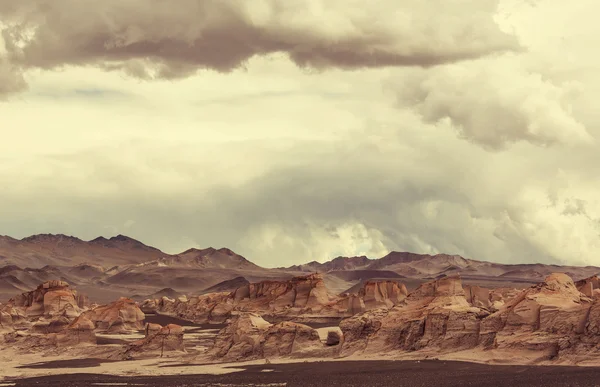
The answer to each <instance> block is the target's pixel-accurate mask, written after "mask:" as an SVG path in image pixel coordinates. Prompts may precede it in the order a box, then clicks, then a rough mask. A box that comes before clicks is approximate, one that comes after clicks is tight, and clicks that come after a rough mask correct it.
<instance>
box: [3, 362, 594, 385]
mask: <svg viewBox="0 0 600 387" xmlns="http://www.w3.org/2000/svg"><path fill="white" fill-rule="evenodd" d="M236 368H240V367H236ZM243 368H244V371H242V372H235V373H230V374H226V375H171V376H156V377H143V376H140V377H117V376H108V375H93V374H74V375H59V376H46V377H40V378H32V379H22V380H14V381H12V382H13V383H15V384H14V385H15V386H38V387H39V386H48V387H58V386H60V387H76V386H77V387H79V386H86V387H87V386H111V385H112V386H119V385H120V386H164V387H176V386H177V387H192V386H194V387H234V386H255V387H259V386H260V387H294V386H298V387H309V386H340V387H341V386H344V387H354V386H356V387H358V386H361V387H363V386H364V387H375V386H377V387H379V386H407V387H408V386H410V387H420V386H423V387H432V386H435V387H440V386H460V387H464V386H478V387H486V386H489V387H492V386H493V387H496V386H511V387H519V386H551V387H558V386H571V387H578V386H600V368H591V367H562V366H555V367H545V366H490V365H482V364H473V363H463V362H449V361H421V362H416V361H341V362H317V363H294V364H277V365H276V364H265V365H259V366H247V367H243ZM173 371H174V372H177V370H176V368H174V370H173Z"/></svg>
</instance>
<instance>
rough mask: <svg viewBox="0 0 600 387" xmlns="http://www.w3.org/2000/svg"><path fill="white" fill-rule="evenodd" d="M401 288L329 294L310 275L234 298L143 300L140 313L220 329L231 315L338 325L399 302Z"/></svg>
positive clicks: (247, 288) (382, 285)
mask: <svg viewBox="0 0 600 387" xmlns="http://www.w3.org/2000/svg"><path fill="white" fill-rule="evenodd" d="M407 293H408V292H407V291H406V287H405V286H404V285H402V284H399V283H397V282H394V281H368V282H366V283H365V285H364V287H363V288H362V289H361V290H360V292H359V294H347V295H344V296H334V295H331V294H329V292H328V291H327V288H326V287H325V282H324V281H323V277H322V276H321V275H319V274H311V275H308V276H303V277H295V278H293V279H291V280H289V281H263V282H258V283H251V284H246V285H244V286H241V287H239V288H237V289H236V290H235V291H233V292H229V293H227V292H223V293H210V294H204V295H202V296H197V297H191V298H190V299H189V300H173V299H169V298H167V297H163V298H162V299H160V300H146V301H144V303H142V308H143V310H144V311H148V312H156V313H161V314H167V315H172V316H177V317H179V318H183V319H186V320H191V321H194V322H196V323H224V322H225V321H226V320H227V319H228V318H230V317H231V316H232V315H233V314H234V313H235V312H256V313H259V314H260V315H261V316H263V317H264V318H266V319H268V320H269V321H287V320H291V319H296V320H298V319H300V320H303V321H319V322H322V321H335V323H336V324H337V321H339V319H341V318H344V317H349V316H352V315H354V314H356V313H361V312H364V311H365V310H369V309H373V308H380V307H385V308H391V307H393V306H394V305H396V304H398V303H401V302H403V300H404V299H405V298H406V295H407Z"/></svg>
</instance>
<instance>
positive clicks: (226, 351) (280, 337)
mask: <svg viewBox="0 0 600 387" xmlns="http://www.w3.org/2000/svg"><path fill="white" fill-rule="evenodd" d="M333 353H334V351H332V350H331V349H330V348H326V347H325V346H324V345H323V343H322V342H321V339H320V337H319V333H318V332H317V330H316V329H313V328H311V327H309V326H307V325H303V324H298V323H294V322H289V321H284V322H281V323H278V324H270V323H268V322H266V321H265V320H264V319H263V318H261V317H260V316H259V315H257V314H254V313H240V314H239V315H237V316H235V317H234V318H233V319H232V321H231V322H230V323H229V325H228V326H227V327H226V328H224V329H222V330H221V332H219V335H218V336H217V339H216V341H215V344H214V347H213V348H212V349H211V351H210V354H211V355H212V356H214V357H215V358H218V359H221V360H224V361H239V360H249V359H257V358H274V357H287V356H292V357H314V356H324V355H325V356H327V355H332V354H333Z"/></svg>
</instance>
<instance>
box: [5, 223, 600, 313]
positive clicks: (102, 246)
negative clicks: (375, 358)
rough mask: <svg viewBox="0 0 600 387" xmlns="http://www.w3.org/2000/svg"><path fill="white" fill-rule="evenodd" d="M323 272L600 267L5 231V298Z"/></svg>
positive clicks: (187, 290) (517, 278)
mask: <svg viewBox="0 0 600 387" xmlns="http://www.w3.org/2000/svg"><path fill="white" fill-rule="evenodd" d="M311 272H318V273H322V274H323V275H324V280H325V284H326V286H327V287H328V289H329V290H330V291H331V292H334V293H344V292H353V291H356V289H358V288H360V284H361V283H363V282H364V281H367V280H371V279H384V278H385V279H394V278H396V279H398V280H400V279H401V280H402V282H403V283H404V284H405V285H406V286H407V287H408V288H409V289H412V288H416V287H417V286H418V285H419V284H421V283H422V282H424V281H428V280H431V279H435V278H441V277H444V276H449V275H455V274H459V275H460V276H461V277H462V280H463V282H464V283H466V284H477V285H480V286H487V287H491V288H497V287H517V288H523V287H527V286H530V285H531V284H534V283H537V282H539V281H540V280H542V279H543V278H545V277H546V276H547V275H549V274H551V273H556V272H562V273H565V274H567V275H569V276H570V277H572V278H573V279H575V280H578V279H582V278H587V277H590V276H592V275H595V274H597V273H598V272H600V268H599V267H594V266H586V267H578V266H557V265H546V264H539V263H538V264H517V265H509V264H500V263H493V262H486V261H478V260H474V259H467V258H464V257H461V256H459V255H448V254H437V255H426V254H415V253H410V252H395V251H394V252H391V253H389V254H387V255H386V256H384V257H381V258H379V259H370V258H368V257H365V256H359V257H337V258H334V259H332V260H331V261H327V262H316V261H313V262H309V263H306V264H300V265H294V266H290V267H279V268H263V267H260V266H258V265H256V264H254V263H252V262H250V261H249V260H248V259H246V258H244V257H243V256H241V255H239V254H237V253H235V252H233V251H232V250H230V249H228V248H220V249H215V248H212V247H209V248H205V249H196V248H192V249H189V250H186V251H184V252H182V253H179V254H167V253H164V252H162V251H161V250H159V249H157V248H154V247H151V246H148V245H145V244H144V243H142V242H140V241H137V240H135V239H133V238H130V237H127V236H124V235H117V236H115V237H111V238H104V237H98V238H96V239H93V240H90V241H84V240H81V239H79V238H76V237H73V236H67V235H61V234H59V235H54V234H40V235H33V236H30V237H26V238H23V239H20V240H19V239H14V238H11V237H8V236H0V301H1V300H3V299H5V298H9V297H11V296H14V295H16V294H19V293H21V292H24V291H27V290H30V289H32V288H35V287H36V286H37V285H38V284H39V283H42V282H45V281H48V280H53V279H60V280H63V281H67V282H69V283H70V284H72V285H73V286H75V287H77V288H78V289H79V290H81V291H83V292H85V293H86V294H88V295H89V296H90V298H91V299H92V300H96V301H98V302H104V301H106V300H111V299H115V297H120V296H130V295H132V294H136V295H151V294H156V293H157V292H161V291H164V290H165V289H169V291H171V292H173V294H203V293H207V292H214V291H217V290H218V291H226V290H229V289H235V288H236V287H238V286H239V284H241V283H242V284H243V283H247V282H257V281H262V280H268V279H273V280H275V279H277V280H286V279H290V278H292V277H294V276H297V275H302V274H306V273H311Z"/></svg>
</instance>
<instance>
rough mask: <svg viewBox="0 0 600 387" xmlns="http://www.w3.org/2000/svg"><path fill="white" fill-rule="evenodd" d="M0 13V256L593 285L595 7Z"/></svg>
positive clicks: (195, 4)
mask: <svg viewBox="0 0 600 387" xmlns="http://www.w3.org/2000/svg"><path fill="white" fill-rule="evenodd" d="M173 4H174V3H173V2H167V1H164V0H125V1H124V0H104V1H92V0H27V1H3V0H0V30H1V32H2V33H1V37H0V138H1V141H0V234H2V235H9V236H12V237H15V238H22V237H25V236H29V235H32V234H38V233H54V234H58V233H62V234H67V235H74V236H77V237H80V238H82V239H85V240H89V239H93V238H95V237H97V236H99V235H103V236H106V237H110V236H113V235H117V234H125V235H128V236H131V237H133V238H136V239H138V240H140V241H142V242H144V243H146V244H149V245H152V246H155V247H158V248H160V249H162V250H163V251H165V252H168V253H177V252H181V251H183V250H186V249H188V248H190V247H208V246H212V247H228V248H231V249H233V250H234V251H236V252H237V253H239V254H242V255H244V256H245V257H247V258H248V259H250V260H252V261H253V262H255V263H257V264H260V265H262V266H266V267H277V266H283V265H291V264H296V263H302V262H308V261H312V260H317V261H326V260H328V259H331V258H334V257H337V256H340V255H341V256H355V255H367V256H369V257H371V258H378V257H381V256H383V255H385V254H386V253H388V252H389V251H393V250H396V251H411V252H416V253H427V254H435V253H448V254H459V255H462V256H464V257H469V258H474V259H480V260H488V261H496V262H502V263H533V262H544V263H559V264H576V265H600V202H599V199H600V180H599V179H598V176H600V144H599V139H600V127H599V125H598V124H599V123H600V113H599V111H600V110H598V109H597V106H596V105H597V101H598V99H599V98H600V72H599V71H598V69H599V68H600V54H599V53H598V50H597V49H595V47H596V46H597V43H596V42H597V36H598V35H599V33H600V26H599V25H598V23H597V22H596V20H595V19H596V16H595V15H596V14H597V12H598V11H599V10H600V5H598V3H597V0H577V1H575V2H564V1H563V0H499V1H497V0H478V1H476V2H475V1H470V0H430V1H427V2H423V1H420V0H403V1H397V0H393V1H392V0H381V1H368V0H287V1H277V0H253V1H241V0H179V1H178V2H177V6H174V5H173Z"/></svg>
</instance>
